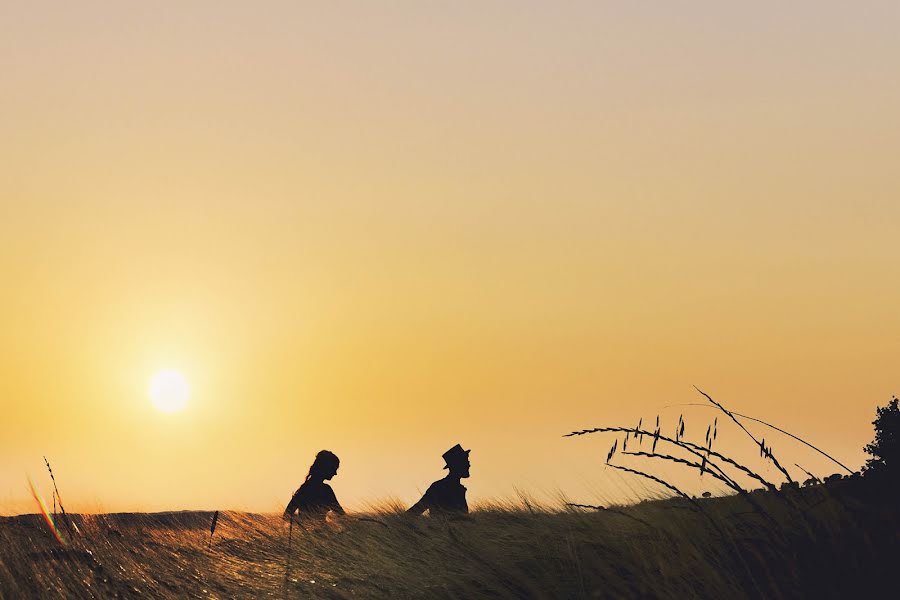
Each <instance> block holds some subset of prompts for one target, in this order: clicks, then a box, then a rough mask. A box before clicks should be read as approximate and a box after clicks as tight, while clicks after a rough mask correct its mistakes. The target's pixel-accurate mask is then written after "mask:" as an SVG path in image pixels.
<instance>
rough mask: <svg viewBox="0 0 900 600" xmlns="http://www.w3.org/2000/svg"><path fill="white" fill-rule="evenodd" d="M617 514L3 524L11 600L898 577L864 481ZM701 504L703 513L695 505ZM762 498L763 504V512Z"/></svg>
mask: <svg viewBox="0 0 900 600" xmlns="http://www.w3.org/2000/svg"><path fill="white" fill-rule="evenodd" d="M753 500H755V502H753V503H751V502H748V500H747V499H746V498H742V497H739V496H731V497H726V498H711V499H703V500H698V501H696V502H697V504H693V503H692V502H690V501H687V500H683V499H671V500H659V501H653V502H644V503H641V504H638V505H634V506H629V507H618V508H617V509H615V510H599V511H585V510H582V509H569V510H560V511H555V512H554V511H550V510H546V509H545V510H535V509H534V507H533V506H531V505H528V506H513V505H498V506H493V507H486V508H483V509H481V510H478V511H476V512H474V513H473V514H471V515H470V516H468V517H465V518H459V519H454V520H449V521H446V520H438V519H429V518H418V519H415V518H413V519H411V518H407V517H406V516H405V515H402V514H399V513H398V511H397V510H394V509H391V508H390V507H388V508H385V509H384V510H381V511H375V512H373V513H371V514H368V515H357V517H359V516H365V517H366V518H372V519H377V520H378V521H381V522H375V521H370V520H359V519H358V518H356V519H355V518H352V517H351V518H348V519H346V520H342V521H340V522H339V523H332V524H315V525H312V524H309V523H306V524H304V525H303V526H299V525H297V524H295V525H294V529H293V543H292V547H291V553H290V565H289V566H288V564H287V562H286V561H287V559H288V552H287V550H288V525H287V524H286V523H284V522H283V521H282V520H281V519H280V517H278V516H275V515H259V514H249V513H239V512H224V513H222V514H221V515H220V518H219V522H218V527H217V529H216V533H215V536H214V538H213V542H212V549H211V550H208V549H207V543H208V540H209V525H210V519H211V516H212V514H211V513H205V512H180V513H157V514H108V515H74V516H73V517H72V519H73V521H74V522H75V523H76V525H77V526H78V528H79V529H80V530H81V534H80V535H79V536H77V537H76V538H75V540H74V542H73V543H70V544H69V545H68V546H66V547H62V546H60V545H59V543H58V542H57V541H56V540H55V539H54V538H53V537H52V536H51V534H50V532H49V530H48V528H47V525H46V523H44V522H43V521H42V520H41V519H40V518H39V517H38V516H31V515H26V516H20V517H11V518H3V519H0V596H2V597H3V598H20V597H85V598H114V597H122V598H132V597H135V598H137V597H152V598H207V597H209V598H265V597H270V598H284V597H291V598H370V597H384V598H387V597H392V598H404V597H414V598H479V597H485V598H742V597H765V598H796V597H820V598H821V597H829V598H831V597H844V598H851V597H863V595H866V594H872V593H877V592H881V591H883V590H889V589H891V588H892V587H893V584H894V581H896V578H895V573H894V570H896V568H897V564H898V562H897V561H898V547H900V533H898V532H900V519H898V510H897V502H896V500H897V498H896V497H893V498H891V497H885V495H884V493H883V491H881V490H880V489H879V490H873V489H871V486H868V485H866V482H865V481H863V480H862V479H860V478H854V479H852V480H844V481H838V482H834V483H833V484H830V485H828V486H824V485H822V486H814V487H810V488H804V489H800V490H791V491H788V492H782V493H777V494H776V493H771V492H756V493H754V494H753ZM698 506H699V509H698ZM760 509H762V510H763V511H764V512H765V514H760Z"/></svg>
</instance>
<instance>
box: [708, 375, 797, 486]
mask: <svg viewBox="0 0 900 600" xmlns="http://www.w3.org/2000/svg"><path fill="white" fill-rule="evenodd" d="M694 389H695V390H697V391H698V392H700V393H701V394H703V396H705V397H706V399H707V400H709V401H710V402H712V403H713V404H715V405H716V406H717V407H719V409H720V410H721V411H722V412H724V413H725V414H726V415H728V416H729V417H731V420H732V421H734V422H735V423H737V425H738V427H740V428H741V429H743V430H744V433H746V434H747V435H749V436H750V439H752V440H753V441H754V442H756V445H757V446H759V447H760V449H761V450H762V452H763V454H764V455H765V456H766V457H767V458H770V459H772V464H774V465H775V467H776V468H777V469H778V470H779V471H781V473H782V474H783V475H784V476H785V478H787V480H788V483H793V482H794V480H793V479H792V478H791V474H790V473H788V472H787V469H785V468H784V467H782V466H781V463H780V462H778V459H777V458H775V455H774V454H772V448H771V447H770V448H766V447H765V444H764V443H763V442H761V441H759V440H758V439H756V436H754V435H753V434H752V433H750V431H749V430H748V429H747V428H746V427H744V424H743V423H741V422H740V421H738V420H737V417H735V416H734V413H732V412H731V411H730V410H728V409H727V408H725V407H724V406H722V405H721V404H720V403H718V402H716V401H715V400H713V399H712V396H710V395H709V394H707V393H706V392H704V391H703V390H701V389H700V388H698V387H697V386H696V385H695V386H694Z"/></svg>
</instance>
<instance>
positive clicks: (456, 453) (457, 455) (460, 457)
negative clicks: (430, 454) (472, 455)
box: [442, 444, 471, 469]
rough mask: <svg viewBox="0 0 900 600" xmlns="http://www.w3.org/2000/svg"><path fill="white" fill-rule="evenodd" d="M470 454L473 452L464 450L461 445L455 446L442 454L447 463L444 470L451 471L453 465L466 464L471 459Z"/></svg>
mask: <svg viewBox="0 0 900 600" xmlns="http://www.w3.org/2000/svg"><path fill="white" fill-rule="evenodd" d="M469 452H471V450H463V447H462V446H460V445H459V444H457V445H455V446H453V447H452V448H450V449H449V450H447V451H446V452H444V454H442V456H443V457H444V462H445V463H447V464H446V466H445V467H444V468H445V469H449V468H450V467H451V466H452V465H455V464H460V463H462V462H465V461H466V460H468V459H469Z"/></svg>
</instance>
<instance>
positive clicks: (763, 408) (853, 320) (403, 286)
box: [0, 0, 900, 513]
mask: <svg viewBox="0 0 900 600" xmlns="http://www.w3.org/2000/svg"><path fill="white" fill-rule="evenodd" d="M864 4H865V6H864V7H861V6H860V5H861V3H852V2H846V1H842V2H838V1H836V0H815V1H812V0H796V1H793V2H772V1H769V2H767V1H762V2H743V3H741V2H722V1H721V0H697V1H693V2H672V1H671V0H668V1H664V0H657V1H652V0H649V1H641V2H623V1H617V2H605V1H603V0H590V1H588V0H575V1H573V2H531V1H527V0H526V1H523V2H508V1H507V2H496V1H494V0H482V1H479V2H422V1H421V0H419V1H409V0H400V1H397V2H390V3H386V2H371V1H368V2H363V1H354V0H348V1H346V2H321V3H309V2H296V1H288V0H271V1H267V2H263V3H255V2H212V1H211V0H181V1H179V2H164V3H135V2H109V1H108V0H107V1H100V0H80V1H79V2H47V1H46V0H30V1H28V2H5V3H3V5H2V8H0V82H2V84H0V85H2V93H0V140H2V143H0V513H4V512H24V511H34V501H33V500H32V499H31V497H30V495H29V492H28V489H27V487H26V486H25V485H24V483H23V480H22V473H23V472H28V473H31V474H32V475H33V476H35V477H36V482H37V483H39V484H40V485H45V484H49V483H50V482H49V481H45V479H46V476H45V475H43V472H44V469H45V466H44V463H43V460H42V456H43V455H45V454H47V455H49V459H50V460H52V461H53V462H52V464H53V467H54V471H55V473H56V478H57V480H58V484H59V488H60V490H61V493H62V495H63V498H64V499H65V502H66V509H67V510H69V511H71V512H73V513H75V512H78V511H94V510H101V509H102V510H110V511H116V510H180V509H190V508H206V509H226V508H243V509H248V510H276V511H280V510H281V509H282V508H283V507H284V504H283V503H286V502H287V500H288V499H289V497H290V495H291V493H293V491H294V490H296V489H297V487H298V485H299V484H300V482H302V480H303V477H304V476H305V475H306V472H307V469H308V468H309V465H310V463H311V462H312V459H313V457H314V456H315V454H316V452H318V451H319V450H322V449H323V448H327V449H329V450H331V451H333V452H335V453H336V454H337V455H338V456H339V457H340V459H341V468H340V472H339V474H338V475H337V477H335V478H334V480H333V481H332V482H331V485H332V487H333V488H334V490H335V492H336V494H337V496H338V498H339V500H340V501H341V503H342V504H343V505H344V506H346V507H348V508H350V509H352V508H354V507H361V506H364V505H365V504H366V503H368V502H370V501H373V500H377V499H378V498H385V497H393V498H397V499H399V500H401V501H404V502H412V501H415V500H416V499H418V498H419V497H420V496H421V493H422V492H423V491H424V490H425V489H426V488H427V486H428V485H429V484H430V483H431V482H432V481H433V480H434V479H435V478H437V477H440V476H442V474H443V472H442V470H441V467H442V466H443V461H442V460H441V454H442V453H443V452H444V451H446V450H447V449H448V448H450V447H451V446H453V445H454V444H456V443H461V444H462V445H463V446H464V447H465V448H467V449H468V448H471V449H472V454H471V462H472V477H471V478H470V479H468V480H466V484H465V485H466V487H467V488H468V489H469V495H470V499H471V500H472V503H475V502H476V501H477V500H478V499H489V498H495V497H498V496H504V495H511V494H513V493H514V490H515V489H522V490H527V491H533V492H535V493H543V492H547V493H548V494H552V493H553V492H554V491H555V490H562V491H564V492H566V493H567V494H568V495H569V496H570V499H571V500H573V501H578V500H588V501H592V500H596V502H590V503H604V502H605V501H606V500H610V501H625V500H627V499H629V498H630V497H629V496H628V494H629V493H630V492H629V488H628V485H626V484H627V483H629V482H633V480H634V478H628V477H624V476H623V475H622V474H619V473H616V472H614V471H613V470H611V469H604V467H603V457H605V455H606V453H607V451H608V450H609V448H610V446H611V445H612V440H611V439H609V438H604V437H593V436H585V437H583V438H579V439H573V438H563V437H562V434H564V433H566V432H569V431H572V430H574V429H582V428H585V427H597V426H601V425H610V424H612V425H626V426H634V425H636V424H637V421H638V419H639V418H641V417H643V418H644V423H645V424H646V423H647V422H651V423H653V422H654V419H655V417H656V415H657V414H659V415H660V420H661V427H662V428H663V431H668V432H669V433H671V432H672V431H674V428H675V426H676V423H677V422H678V416H679V414H680V413H681V412H684V415H685V420H686V421H687V427H686V435H687V436H688V439H691V440H693V441H699V443H702V442H703V432H704V431H705V430H706V428H707V426H708V424H709V423H711V422H712V419H713V418H714V417H715V415H714V413H713V412H712V411H711V410H709V409H705V408H700V407H678V406H676V407H672V408H668V409H667V408H664V407H665V406H668V405H677V404H687V403H695V402H698V401H701V402H702V399H701V398H700V397H699V395H698V394H697V393H696V392H695V391H694V389H693V387H692V386H693V385H697V386H699V387H700V388H702V389H703V390H704V391H706V392H708V393H710V394H712V396H713V397H715V398H716V399H717V400H720V401H722V402H724V403H726V405H727V406H729V407H730V408H732V409H734V410H736V411H738V412H741V413H744V414H747V415H752V416H754V417H758V418H761V419H764V420H766V421H768V422H771V423H774V424H777V425H779V426H780V427H782V428H784V429H786V430H788V431H791V432H792V433H795V434H797V435H799V436H801V437H803V438H805V439H807V440H809V441H810V442H811V443H813V444H815V445H816V446H818V447H821V448H823V449H824V450H826V451H828V453H829V454H831V455H833V456H835V457H836V458H838V459H840V460H841V461H842V462H844V463H845V464H847V465H850V466H854V467H856V466H859V465H860V464H862V462H863V461H864V459H865V456H864V455H863V452H862V448H863V446H864V445H865V444H866V443H867V442H869V441H870V440H871V435H872V425H871V422H872V419H873V418H874V415H875V412H874V411H875V406H876V405H878V404H884V403H885V402H887V401H888V400H889V399H890V397H891V394H892V393H898V391H900V380H898V377H900V375H898V368H897V363H898V357H900V310H898V307H900V168H898V165H897V163H898V157H900V110H898V107H900V35H897V32H898V31H900V2H897V1H896V0H871V1H869V2H866V3H864ZM163 366H167V367H171V368H177V369H178V370H179V371H180V372H181V373H183V374H184V375H186V376H187V378H188V379H189V383H190V399H189V400H188V405H187V408H185V409H183V410H182V411H181V412H179V413H176V414H175V415H172V416H166V415H165V414H164V413H161V412H159V410H158V409H157V403H156V401H154V402H151V401H149V400H148V396H147V393H148V378H149V377H150V375H151V374H153V373H155V372H156V371H157V370H159V369H160V368H162V367H163ZM179 386H181V384H180V383H176V384H173V387H174V388H175V392H167V394H168V393H171V394H172V395H171V396H167V399H166V400H164V401H162V402H160V404H161V405H162V406H163V407H175V406H178V405H181V406H183V405H184V400H183V399H182V398H184V396H185V392H184V391H183V389H184V388H181V387H179ZM164 387H167V386H164ZM179 390H182V391H179ZM728 427H729V424H728V423H727V422H725V423H723V422H722V419H721V418H720V419H719V437H718V439H717V440H716V443H717V444H720V446H719V450H726V451H728V452H733V453H734V454H735V458H736V459H741V458H745V459H746V460H747V461H748V466H757V467H760V468H762V469H765V468H767V467H765V466H760V465H758V464H757V463H752V461H754V460H758V455H759V452H758V450H757V449H756V448H754V447H748V445H747V442H748V441H749V440H748V439H747V436H746V435H745V434H744V433H743V432H741V431H739V430H738V431H734V432H732V431H730V430H729V429H728ZM759 434H760V436H761V437H762V436H764V437H765V438H766V442H767V444H768V443H770V437H771V443H772V444H773V445H774V451H775V452H776V453H778V452H781V453H782V454H781V455H779V458H780V460H781V459H782V458H783V460H781V461H782V462H783V463H785V464H791V465H793V464H794V463H798V464H800V465H802V466H803V468H804V469H808V470H810V471H811V472H813V473H815V474H816V475H819V476H824V475H828V474H830V473H833V472H834V471H835V466H834V465H832V464H828V461H827V460H823V459H822V457H821V456H817V455H816V454H815V453H814V452H811V451H809V449H808V448H803V447H802V445H800V444H795V443H793V442H792V441H790V440H783V439H781V438H780V437H777V436H776V435H775V434H771V432H767V431H759ZM698 438H699V440H698ZM754 455H755V456H756V458H754ZM622 460H626V459H625V458H623V459H622ZM623 464H625V463H623ZM635 466H637V465H635ZM791 468H793V467H791ZM659 469H660V471H664V470H666V469H667V467H663V466H660V467H659ZM655 472H659V471H655ZM671 472H672V477H673V479H672V481H673V483H675V484H676V485H678V484H680V485H679V487H682V489H684V490H685V491H687V492H690V493H700V492H702V491H704V489H705V486H709V485H711V484H710V482H709V478H706V479H704V480H703V481H700V482H698V481H697V479H698V478H697V476H696V474H695V473H692V474H690V475H685V476H684V480H682V479H679V478H678V477H679V475H678V473H682V471H681V470H680V469H674V468H673V469H672V471H671ZM39 473H40V476H39V475H38V474H39ZM761 474H764V473H762V472H761ZM796 475H797V477H802V476H803V474H802V472H800V471H799V470H797V472H796ZM777 476H778V474H777V472H776V473H775V474H774V475H773V479H774V478H776V477H777ZM804 478H805V477H804ZM623 480H624V481H623Z"/></svg>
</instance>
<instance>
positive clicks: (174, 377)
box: [148, 369, 190, 413]
mask: <svg viewBox="0 0 900 600" xmlns="http://www.w3.org/2000/svg"><path fill="white" fill-rule="evenodd" d="M148 394H149V396H150V400H151V401H152V402H153V406H155V407H156V408H157V409H158V410H160V411H162V412H164V413H174V412H178V411H179V410H181V409H183V408H184V407H185V405H186V404H187V401H188V397H189V396H190V387H189V386H188V382H187V380H186V379H185V378H184V375H182V374H181V373H179V372H178V371H172V370H169V369H167V370H164V371H160V372H159V373H157V374H156V375H154V376H153V377H152V378H151V379H150V388H149V391H148Z"/></svg>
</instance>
